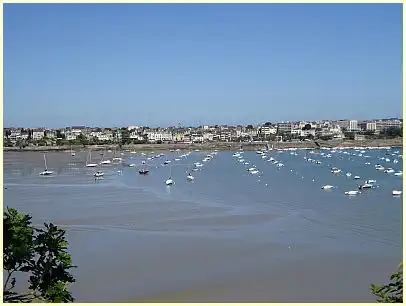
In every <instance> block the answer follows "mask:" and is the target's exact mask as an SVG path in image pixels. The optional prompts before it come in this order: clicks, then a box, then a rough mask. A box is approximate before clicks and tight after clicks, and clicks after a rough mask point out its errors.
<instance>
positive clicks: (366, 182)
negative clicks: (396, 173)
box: [365, 180, 376, 184]
mask: <svg viewBox="0 0 406 306" xmlns="http://www.w3.org/2000/svg"><path fill="white" fill-rule="evenodd" d="M375 183H376V180H366V181H365V184H375Z"/></svg>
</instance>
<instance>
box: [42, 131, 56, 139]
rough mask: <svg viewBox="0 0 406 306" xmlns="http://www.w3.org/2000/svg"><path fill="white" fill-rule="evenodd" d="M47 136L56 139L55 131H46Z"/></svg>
mask: <svg viewBox="0 0 406 306" xmlns="http://www.w3.org/2000/svg"><path fill="white" fill-rule="evenodd" d="M45 134H46V136H47V137H48V138H56V132H55V131H54V130H46V131H45Z"/></svg>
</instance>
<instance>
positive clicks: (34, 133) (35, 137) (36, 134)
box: [32, 131, 45, 140]
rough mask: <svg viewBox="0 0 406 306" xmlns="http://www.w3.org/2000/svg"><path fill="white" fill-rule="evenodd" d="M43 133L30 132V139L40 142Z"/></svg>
mask: <svg viewBox="0 0 406 306" xmlns="http://www.w3.org/2000/svg"><path fill="white" fill-rule="evenodd" d="M44 135H45V134H44V131H34V132H32V139H34V140H40V139H42V138H43V137H44Z"/></svg>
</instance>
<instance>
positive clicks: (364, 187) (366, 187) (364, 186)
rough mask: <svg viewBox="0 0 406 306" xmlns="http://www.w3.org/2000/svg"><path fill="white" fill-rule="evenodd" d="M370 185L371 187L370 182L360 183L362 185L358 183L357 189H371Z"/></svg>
mask: <svg viewBox="0 0 406 306" xmlns="http://www.w3.org/2000/svg"><path fill="white" fill-rule="evenodd" d="M372 187H373V185H372V184H362V185H360V186H359V187H358V189H359V190H362V189H371V188H372Z"/></svg>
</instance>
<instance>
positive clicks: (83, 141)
mask: <svg viewBox="0 0 406 306" xmlns="http://www.w3.org/2000/svg"><path fill="white" fill-rule="evenodd" d="M76 143H78V144H81V145H84V146H85V145H87V144H89V141H88V139H87V138H86V136H85V135H83V134H80V135H79V136H77V137H76Z"/></svg>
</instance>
